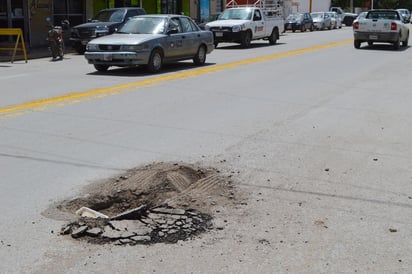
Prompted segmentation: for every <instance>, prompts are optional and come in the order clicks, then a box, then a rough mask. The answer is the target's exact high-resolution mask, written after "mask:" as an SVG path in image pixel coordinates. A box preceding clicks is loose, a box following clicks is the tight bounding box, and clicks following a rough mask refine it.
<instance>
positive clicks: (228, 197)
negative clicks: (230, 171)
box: [49, 163, 235, 244]
mask: <svg viewBox="0 0 412 274" xmlns="http://www.w3.org/2000/svg"><path fill="white" fill-rule="evenodd" d="M230 177H231V176H230V175H229V176H223V175H222V174H221V173H220V172H219V171H218V170H216V169H213V168H204V167H200V166H195V165H188V164H182V163H157V164H150V165H147V166H144V167H141V168H134V169H131V170H129V171H127V172H125V173H124V174H120V175H118V176H116V177H113V178H109V179H107V180H104V181H101V182H97V183H95V184H92V185H90V186H88V187H87V188H86V189H85V195H83V196H82V197H79V198H75V199H71V200H68V201H63V202H62V203H60V204H59V205H57V207H56V208H57V209H59V210H60V211H62V212H66V213H70V214H74V213H75V212H76V211H78V210H79V209H80V208H82V207H86V208H88V209H91V210H92V211H97V212H98V213H99V214H100V213H101V214H102V215H106V216H107V218H103V219H100V218H99V219H93V218H89V217H90V216H88V217H78V220H76V221H72V222H71V223H69V224H68V225H66V226H64V227H63V229H62V234H70V235H72V237H73V238H82V239H83V238H86V239H88V240H89V241H91V242H96V243H107V242H115V243H116V244H136V243H154V242H176V241H177V240H184V239H187V238H189V237H191V236H193V235H196V234H198V233H200V232H204V231H206V230H207V229H209V228H210V227H211V219H212V208H213V207H214V206H224V207H225V206H230V205H233V204H234V202H235V193H234V190H233V186H232V183H231V180H230ZM130 211H131V212H132V213H133V214H125V213H130ZM118 216H120V217H118ZM49 217H52V216H50V214H49ZM130 221H131V222H130Z"/></svg>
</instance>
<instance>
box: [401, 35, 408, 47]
mask: <svg viewBox="0 0 412 274" xmlns="http://www.w3.org/2000/svg"><path fill="white" fill-rule="evenodd" d="M408 42H409V33H408V35H407V36H406V39H405V40H404V41H402V47H404V48H406V47H407V46H408Z"/></svg>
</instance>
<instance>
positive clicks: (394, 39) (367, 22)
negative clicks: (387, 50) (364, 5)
mask: <svg viewBox="0 0 412 274" xmlns="http://www.w3.org/2000/svg"><path fill="white" fill-rule="evenodd" d="M353 36H354V47H355V48H357V49H358V48H360V46H361V43H363V42H367V43H368V45H369V46H372V45H373V43H375V42H380V43H390V44H393V47H394V49H396V50H397V49H399V47H400V43H401V42H402V46H403V47H406V46H408V41H409V27H408V26H407V25H406V24H405V21H404V19H403V17H402V16H401V15H400V14H399V12H398V11H397V10H391V9H378V10H370V11H368V13H367V14H366V16H365V18H362V19H359V20H357V21H355V23H354V24H353Z"/></svg>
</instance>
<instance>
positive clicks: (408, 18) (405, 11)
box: [397, 9, 411, 23]
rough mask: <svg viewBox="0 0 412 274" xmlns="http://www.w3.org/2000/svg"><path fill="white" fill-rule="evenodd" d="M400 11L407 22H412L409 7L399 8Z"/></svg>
mask: <svg viewBox="0 0 412 274" xmlns="http://www.w3.org/2000/svg"><path fill="white" fill-rule="evenodd" d="M397 11H399V13H400V14H401V15H402V17H403V18H404V19H405V22H406V23H410V22H411V13H410V11H409V10H408V9H397Z"/></svg>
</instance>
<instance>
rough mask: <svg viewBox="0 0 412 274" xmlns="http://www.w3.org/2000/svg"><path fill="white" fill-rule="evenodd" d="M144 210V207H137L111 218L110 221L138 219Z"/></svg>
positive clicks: (145, 207)
mask: <svg viewBox="0 0 412 274" xmlns="http://www.w3.org/2000/svg"><path fill="white" fill-rule="evenodd" d="M146 209H147V206H146V205H141V206H139V207H136V208H133V209H130V210H127V211H124V212H122V213H120V214H118V215H116V216H114V217H112V218H111V220H124V219H138V218H140V217H141V216H142V215H143V214H144V213H145V212H146Z"/></svg>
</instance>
